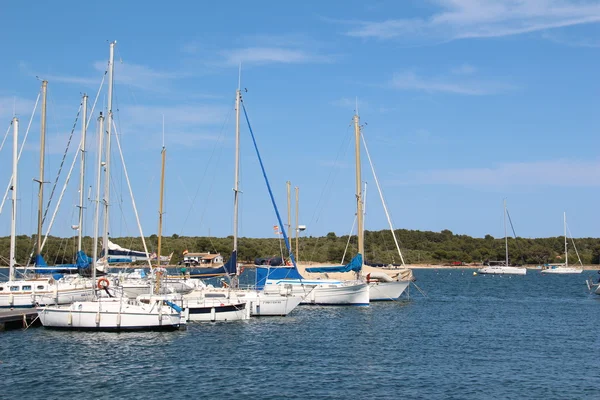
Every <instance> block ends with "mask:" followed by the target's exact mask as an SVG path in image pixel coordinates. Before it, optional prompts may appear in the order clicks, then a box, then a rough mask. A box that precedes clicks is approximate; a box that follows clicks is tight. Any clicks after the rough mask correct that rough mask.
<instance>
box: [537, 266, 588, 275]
mask: <svg viewBox="0 0 600 400" xmlns="http://www.w3.org/2000/svg"><path fill="white" fill-rule="evenodd" d="M540 272H541V273H542V274H581V273H582V272H583V270H582V269H578V268H571V267H558V268H547V269H543V270H541V271H540Z"/></svg>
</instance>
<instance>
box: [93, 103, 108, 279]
mask: <svg viewBox="0 0 600 400" xmlns="http://www.w3.org/2000/svg"><path fill="white" fill-rule="evenodd" d="M103 138H104V116H102V112H100V116H99V117H98V165H97V166H96V167H97V169H98V170H97V174H96V204H95V205H94V250H93V253H92V280H93V281H94V282H95V281H96V263H97V260H98V236H99V231H100V182H101V180H102V142H103ZM107 260H108V258H107ZM94 284H95V283H94Z"/></svg>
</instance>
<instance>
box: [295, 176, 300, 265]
mask: <svg viewBox="0 0 600 400" xmlns="http://www.w3.org/2000/svg"><path fill="white" fill-rule="evenodd" d="M294 190H295V192H296V262H298V258H299V257H298V235H299V234H300V225H298V199H299V191H300V189H299V188H298V186H296V187H295V188H294Z"/></svg>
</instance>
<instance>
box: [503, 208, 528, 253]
mask: <svg viewBox="0 0 600 400" xmlns="http://www.w3.org/2000/svg"><path fill="white" fill-rule="evenodd" d="M506 216H507V217H508V222H509V223H510V229H511V230H512V233H513V236H514V238H515V246H516V247H517V250H518V251H519V253H520V256H521V261H522V262H523V264H525V255H524V254H523V252H522V251H521V248H520V247H519V242H518V240H517V234H516V232H515V227H514V226H513V223H512V219H511V218H510V212H508V208H507V209H506Z"/></svg>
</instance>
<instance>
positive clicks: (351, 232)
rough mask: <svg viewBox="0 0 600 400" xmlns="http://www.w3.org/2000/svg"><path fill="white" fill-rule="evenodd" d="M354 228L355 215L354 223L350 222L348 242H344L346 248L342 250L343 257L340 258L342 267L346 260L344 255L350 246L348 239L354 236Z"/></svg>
mask: <svg viewBox="0 0 600 400" xmlns="http://www.w3.org/2000/svg"><path fill="white" fill-rule="evenodd" d="M354 226H356V215H355V216H354V222H352V229H350V234H349V235H348V241H347V242H346V248H345V249H344V255H343V256H342V262H341V264H342V265H344V259H345V258H346V253H347V252H348V247H349V246H350V239H352V237H353V236H354Z"/></svg>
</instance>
